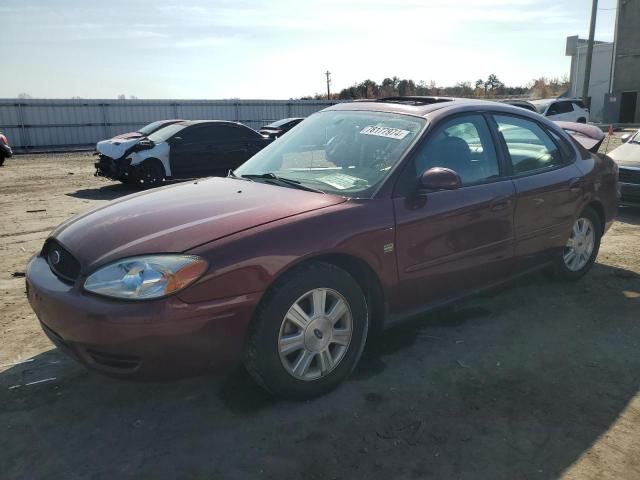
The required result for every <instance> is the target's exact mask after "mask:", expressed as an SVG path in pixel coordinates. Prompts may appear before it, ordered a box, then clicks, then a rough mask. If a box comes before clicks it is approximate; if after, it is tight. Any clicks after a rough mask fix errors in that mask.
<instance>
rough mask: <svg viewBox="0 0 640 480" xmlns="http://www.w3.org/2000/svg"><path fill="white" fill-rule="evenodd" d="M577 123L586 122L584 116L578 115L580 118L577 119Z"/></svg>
mask: <svg viewBox="0 0 640 480" xmlns="http://www.w3.org/2000/svg"><path fill="white" fill-rule="evenodd" d="M578 123H587V119H586V118H584V117H580V118H579V119H578Z"/></svg>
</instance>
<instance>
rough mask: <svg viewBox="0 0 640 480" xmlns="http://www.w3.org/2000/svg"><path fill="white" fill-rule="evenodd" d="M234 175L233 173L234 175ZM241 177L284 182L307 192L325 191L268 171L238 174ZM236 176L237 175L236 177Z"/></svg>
mask: <svg viewBox="0 0 640 480" xmlns="http://www.w3.org/2000/svg"><path fill="white" fill-rule="evenodd" d="M234 176H235V175H234ZM240 176H241V177H242V178H246V179H247V180H251V179H253V178H263V179H266V180H273V181H275V182H280V183H284V184H286V185H289V186H291V187H294V188H298V189H300V190H306V191H307V192H315V193H325V192H323V191H322V190H318V189H317V188H313V187H309V186H307V185H303V184H302V183H301V182H299V181H298V180H293V179H291V178H284V177H279V176H277V175H276V174H275V173H273V172H269V173H260V174H252V173H248V174H246V175H240ZM236 178H237V177H236Z"/></svg>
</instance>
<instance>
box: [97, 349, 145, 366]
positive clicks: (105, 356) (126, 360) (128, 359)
mask: <svg viewBox="0 0 640 480" xmlns="http://www.w3.org/2000/svg"><path fill="white" fill-rule="evenodd" d="M87 353H88V354H89V356H90V357H91V359H92V360H93V361H94V362H96V363H97V364H99V365H102V366H105V367H109V368H113V369H117V370H134V369H136V368H137V367H138V365H140V357H137V356H135V355H120V354H116V353H107V352H100V351H98V350H93V349H87Z"/></svg>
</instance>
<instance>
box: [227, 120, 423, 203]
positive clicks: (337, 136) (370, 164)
mask: <svg viewBox="0 0 640 480" xmlns="http://www.w3.org/2000/svg"><path fill="white" fill-rule="evenodd" d="M426 124H427V121H426V120H425V119H424V118H421V117H414V116H409V115H401V114H395V113H384V112H369V111H343V110H327V111H323V112H319V113H317V114H314V115H312V116H310V117H309V118H308V119H306V120H305V121H304V122H302V123H301V124H300V125H299V126H298V127H297V128H295V129H293V130H291V132H290V133H287V135H285V136H283V137H281V138H280V139H278V141H277V142H274V143H272V144H270V145H268V146H267V147H265V148H264V149H262V150H261V151H260V152H258V153H257V154H256V155H254V156H253V157H252V158H251V159H249V160H248V161H247V162H246V163H244V164H243V165H242V166H241V167H239V168H238V169H237V170H235V172H234V174H235V175H236V176H243V175H245V176H249V177H251V176H254V177H255V176H256V175H266V174H273V175H276V176H277V177H281V178H286V179H288V180H294V181H295V182H299V183H300V184H302V185H303V186H307V187H310V188H313V189H316V190H321V191H323V192H326V193H333V194H339V195H343V196H348V197H368V196H370V195H371V194H372V193H373V191H374V189H375V188H376V187H377V186H378V185H380V184H381V183H382V181H383V180H384V179H385V178H386V177H387V175H388V174H389V172H390V171H391V170H392V169H393V167H394V166H395V165H396V164H398V162H399V161H400V160H401V159H402V158H403V156H404V154H405V152H406V151H407V150H408V149H409V147H411V145H413V143H414V142H415V140H416V139H417V138H418V137H419V136H420V134H421V132H422V131H423V129H424V128H425V125H426Z"/></svg>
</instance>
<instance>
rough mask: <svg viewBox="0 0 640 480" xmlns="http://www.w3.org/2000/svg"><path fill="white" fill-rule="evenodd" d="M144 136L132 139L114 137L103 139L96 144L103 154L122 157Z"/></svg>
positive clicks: (116, 157)
mask: <svg viewBox="0 0 640 480" xmlns="http://www.w3.org/2000/svg"><path fill="white" fill-rule="evenodd" d="M142 138H143V136H142V135H140V136H139V137H134V138H130V139H118V138H112V139H111V140H102V141H101V142H98V144H97V145H96V150H97V151H98V153H101V154H102V155H106V156H107V157H110V158H115V159H118V158H120V157H122V156H123V155H124V154H125V153H126V152H127V150H129V149H130V148H131V147H133V146H134V145H135V144H136V143H138V142H139V141H140V140H141V139H142Z"/></svg>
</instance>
